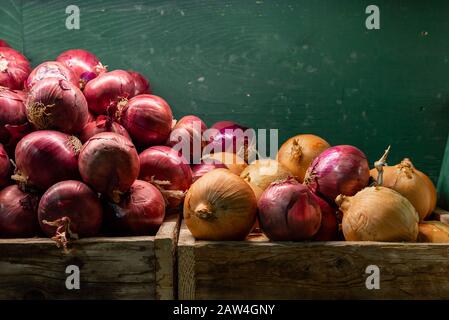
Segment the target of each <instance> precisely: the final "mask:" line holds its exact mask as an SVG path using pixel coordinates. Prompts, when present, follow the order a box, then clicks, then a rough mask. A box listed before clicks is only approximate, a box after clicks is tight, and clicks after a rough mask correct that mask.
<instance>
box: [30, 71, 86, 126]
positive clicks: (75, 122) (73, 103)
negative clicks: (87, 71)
mask: <svg viewBox="0 0 449 320" xmlns="http://www.w3.org/2000/svg"><path fill="white" fill-rule="evenodd" d="M26 109H27V116H28V120H29V121H30V122H31V123H32V124H33V125H34V126H35V127H36V128H37V129H40V130H42V129H55V130H58V131H61V132H64V133H68V134H75V133H78V132H80V131H81V130H82V129H83V128H84V126H85V125H86V123H87V117H88V107H87V102H86V99H85V98H84V96H83V93H82V92H81V90H80V89H78V87H77V86H75V85H74V84H72V83H70V82H68V81H66V80H63V79H58V78H47V79H44V80H41V81H39V82H38V83H36V84H35V85H34V86H33V88H32V89H31V91H30V92H29V94H28V98H27V101H26Z"/></svg>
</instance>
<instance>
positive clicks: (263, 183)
mask: <svg viewBox="0 0 449 320" xmlns="http://www.w3.org/2000/svg"><path fill="white" fill-rule="evenodd" d="M291 176H292V174H291V173H290V172H289V171H288V170H287V168H285V167H284V166H283V165H282V164H280V163H279V162H277V161H276V160H271V159H264V160H256V161H254V162H253V163H251V164H250V165H249V166H247V167H246V168H245V169H244V170H243V171H242V173H241V174H240V177H241V178H243V179H244V180H245V181H246V182H248V183H251V184H252V185H254V186H257V187H258V188H259V189H262V190H263V191H264V190H265V189H266V188H268V186H269V185H270V184H271V183H273V182H275V181H280V180H285V179H287V178H288V177H291Z"/></svg>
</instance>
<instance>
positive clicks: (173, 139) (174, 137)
mask: <svg viewBox="0 0 449 320" xmlns="http://www.w3.org/2000/svg"><path fill="white" fill-rule="evenodd" d="M206 130H207V126H206V124H205V123H204V122H203V120H201V119H200V118H198V117H196V116H192V115H189V116H185V117H182V118H181V119H180V120H179V121H178V122H176V125H175V126H174V127H173V130H172V132H171V135H170V137H169V139H168V142H167V145H169V146H170V147H172V148H173V147H174V146H176V145H177V144H178V143H182V142H185V140H186V139H189V140H188V141H189V151H190V155H184V154H183V152H182V151H183V150H180V151H181V154H183V155H184V157H185V158H186V159H188V160H190V163H191V164H193V163H194V162H195V164H198V160H199V159H201V156H202V154H203V148H204V146H205V142H204V141H203V139H202V137H203V134H204V132H205V131H206ZM180 138H181V140H180ZM194 142H195V145H194ZM181 147H184V145H183V144H182V145H181ZM195 148H196V149H198V148H199V150H195ZM195 152H199V154H198V156H197V157H195Z"/></svg>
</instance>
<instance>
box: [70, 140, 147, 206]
mask: <svg viewBox="0 0 449 320" xmlns="http://www.w3.org/2000/svg"><path fill="white" fill-rule="evenodd" d="M139 168H140V165H139V155H138V153H137V151H136V148H135V147H134V145H133V143H132V142H131V141H130V140H129V139H128V138H126V137H124V136H121V135H119V134H117V133H113V132H103V133H99V134H97V135H95V136H93V137H92V138H90V139H89V140H88V141H87V142H86V143H85V144H84V146H83V148H82V150H81V153H80V156H79V170H80V173H81V177H82V178H83V181H84V182H86V183H87V184H88V185H90V186H91V187H92V188H93V189H94V190H95V191H97V192H98V193H101V194H103V195H105V196H107V197H109V199H111V200H112V201H114V202H116V203H118V202H119V201H120V196H121V195H123V194H124V193H126V192H128V191H129V189H130V188H131V186H132V185H133V183H134V182H135V181H136V179H137V176H138V175H139Z"/></svg>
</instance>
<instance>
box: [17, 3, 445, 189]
mask: <svg viewBox="0 0 449 320" xmlns="http://www.w3.org/2000/svg"><path fill="white" fill-rule="evenodd" d="M71 4H74V3H73V1H71V0H30V1H23V6H24V9H23V19H24V40H25V44H26V48H27V50H26V51H27V54H28V55H29V56H30V57H31V58H32V60H33V63H34V64H37V63H38V62H41V61H43V60H52V59H54V58H55V57H56V56H57V55H58V54H59V53H60V52H62V51H64V50H67V49H69V48H74V47H82V48H85V49H88V50H91V51H93V52H94V53H96V54H97V55H98V56H100V57H101V58H102V60H103V62H104V63H105V64H107V65H109V66H110V67H111V69H116V68H125V69H128V68H129V69H137V70H139V71H141V72H143V73H144V74H145V75H146V76H148V77H149V78H150V80H151V83H152V87H153V88H154V91H155V93H156V94H158V95H161V96H163V97H164V98H166V100H167V101H168V102H169V103H170V105H171V106H172V108H173V111H174V115H175V117H176V118H179V117H181V116H184V115H187V114H192V113H193V114H196V115H198V116H200V117H203V118H204V120H205V121H206V122H207V123H208V124H212V123H213V122H215V121H218V120H223V119H233V120H235V121H238V122H242V123H244V124H246V125H247V126H250V127H255V128H277V129H279V136H280V137H279V140H280V141H279V142H280V143H281V142H282V141H284V140H286V139H287V137H289V136H292V135H295V134H299V133H316V134H318V135H321V136H323V137H325V138H326V139H328V140H329V142H330V143H331V144H333V145H336V144H354V145H356V146H357V147H359V148H361V149H362V150H364V151H365V152H366V153H367V155H368V158H369V159H370V163H372V162H373V161H374V160H375V159H378V158H379V155H380V154H381V153H382V152H383V150H384V149H385V147H386V146H387V145H389V144H392V150H393V152H392V153H391V157H390V161H389V162H390V163H391V164H394V163H398V162H399V161H400V160H401V159H402V158H404V157H410V158H411V159H412V160H413V162H414V164H415V165H416V167H417V168H419V169H420V170H422V171H424V172H426V173H428V174H429V175H430V176H431V178H432V179H433V181H434V182H436V179H437V177H438V174H439V171H440V168H441V160H442V154H443V151H444V146H445V143H446V139H447V135H448V132H449V122H448V121H447V110H448V108H447V104H446V103H445V101H447V100H448V97H449V94H448V90H447V88H448V87H449V81H448V77H447V71H446V70H447V63H448V59H447V54H446V53H447V52H448V51H449V42H447V41H443V40H442V39H445V38H446V33H447V32H446V31H447V30H448V29H449V20H448V19H447V14H446V13H447V12H449V2H447V1H445V0H436V1H433V2H432V6H428V5H426V4H425V3H424V2H422V3H420V2H418V1H412V2H407V3H405V2H398V1H388V0H379V1H377V2H376V5H378V6H379V8H380V10H381V14H382V18H381V30H367V29H366V28H365V25H364V24H365V18H366V17H367V15H366V14H365V9H366V6H365V5H361V4H360V3H359V2H358V1H351V0H343V1H338V3H337V2H335V1H334V0H323V1H307V0H286V1H274V0H273V1H271V0H265V1H239V0H230V1H226V3H223V1H219V0H213V1H209V0H189V1H187V0H172V1H162V0H129V1H126V2H124V1H122V0H78V1H76V4H77V5H78V6H79V8H80V10H81V28H80V30H68V29H66V28H65V19H66V17H67V16H66V15H65V8H66V7H67V6H68V5H71ZM404 52H406V53H407V54H405V55H404ZM429 57H432V58H431V59H430V60H429ZM410 66H413V68H410Z"/></svg>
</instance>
